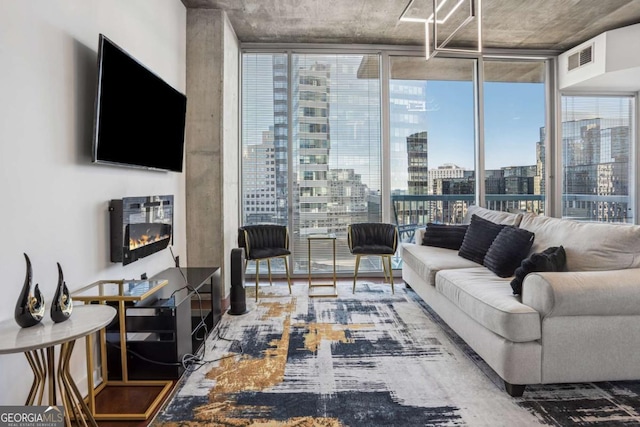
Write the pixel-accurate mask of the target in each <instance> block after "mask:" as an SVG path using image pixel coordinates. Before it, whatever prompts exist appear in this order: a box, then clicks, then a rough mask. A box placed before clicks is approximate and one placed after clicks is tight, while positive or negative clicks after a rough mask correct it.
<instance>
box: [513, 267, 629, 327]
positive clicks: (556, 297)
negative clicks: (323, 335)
mask: <svg viewBox="0 0 640 427" xmlns="http://www.w3.org/2000/svg"><path fill="white" fill-rule="evenodd" d="M522 302H523V304H525V305H528V306H530V307H531V308H533V309H535V310H536V311H538V312H539V313H540V316H541V317H553V316H613V315H616V316H625V315H638V314H640V268H629V269H624V270H610V271H569V272H556V273H551V272H541V273H531V274H528V275H527V277H526V278H525V280H524V282H523V284H522Z"/></svg>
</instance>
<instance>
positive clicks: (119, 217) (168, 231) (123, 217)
mask: <svg viewBox="0 0 640 427" xmlns="http://www.w3.org/2000/svg"><path fill="white" fill-rule="evenodd" d="M109 217H110V223H111V224H110V225H111V262H121V263H122V264H123V265H127V264H130V263H132V262H134V261H137V260H138V259H140V258H144V257H146V256H149V255H151V254H153V253H156V252H158V251H161V250H163V249H165V248H166V247H167V246H169V244H170V243H171V242H172V239H173V196H172V195H169V196H146V197H125V198H123V199H113V200H111V201H110V202H109Z"/></svg>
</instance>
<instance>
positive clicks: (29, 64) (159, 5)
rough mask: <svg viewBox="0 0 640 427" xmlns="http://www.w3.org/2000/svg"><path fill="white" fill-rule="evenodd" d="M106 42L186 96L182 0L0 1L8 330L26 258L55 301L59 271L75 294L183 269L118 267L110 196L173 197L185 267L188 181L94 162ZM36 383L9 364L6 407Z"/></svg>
mask: <svg viewBox="0 0 640 427" xmlns="http://www.w3.org/2000/svg"><path fill="white" fill-rule="evenodd" d="M99 33H103V34H105V35H106V36H107V37H109V38H110V39H111V40H112V41H114V42H115V43H117V44H118V45H119V46H121V47H122V48H123V49H125V50H126V51H128V52H129V53H130V54H131V55H133V56H134V57H136V58H137V59H138V60H139V61H140V62H141V63H143V64H145V65H146V66H147V67H149V68H150V69H151V70H153V71H154V72H155V73H156V74H158V75H159V76H161V77H162V78H163V79H164V80H166V81H167V82H168V83H170V84H171V85H172V86H174V87H175V88H176V89H178V90H179V91H181V92H183V93H184V92H185V75H186V72H185V68H186V65H185V64H186V59H185V56H186V47H185V44H186V9H185V7H184V5H183V4H182V3H181V2H180V1H179V0H107V1H105V0H28V1H23V0H2V1H0V200H1V201H0V227H1V232H0V236H2V244H1V245H0V272H2V280H1V281H0V289H1V290H2V293H1V295H2V296H3V297H2V298H1V299H0V321H2V320H5V319H12V318H13V311H14V305H15V301H16V299H17V297H18V292H19V291H20V288H21V287H22V283H23V281H24V276H25V261H24V257H23V255H22V254H23V252H25V253H27V254H28V255H29V257H30V258H31V261H32V264H33V277H34V283H39V284H40V288H41V290H42V291H43V294H44V295H45V298H46V300H47V303H48V304H49V303H50V302H51V299H52V297H53V293H54V290H55V285H56V282H57V269H56V262H59V263H60V264H61V265H62V267H63V270H64V274H65V280H66V282H67V285H68V286H69V288H70V289H71V291H73V290H75V289H78V288H79V287H82V286H84V285H87V284H89V283H92V282H94V281H96V280H100V279H120V278H139V277H140V274H141V273H143V272H144V273H147V274H148V275H153V274H156V273H158V272H159V271H161V270H163V269H165V268H167V267H171V266H172V265H173V262H172V259H171V254H170V253H169V251H168V250H164V251H162V252H160V253H157V254H154V255H151V256H149V257H147V258H144V259H141V260H139V261H137V262H135V263H132V264H130V265H128V266H126V267H123V266H122V265H119V264H113V263H111V262H110V261H109V243H108V242H109V241H108V237H109V227H108V218H109V215H108V211H107V206H108V201H109V200H110V199H117V198H122V197H127V196H146V195H162V194H173V195H174V196H175V204H176V209H177V211H176V212H175V216H174V231H175V236H174V252H175V254H176V255H181V259H182V260H183V261H182V263H183V264H184V263H185V259H186V225H185V222H186V221H185V189H184V182H185V180H184V174H179V173H165V172H153V171H144V170H136V169H128V168H122V167H113V166H104V165H95V164H92V163H91V162H90V153H91V138H92V130H93V108H94V96H95V85H96V55H97V45H98V34H99ZM45 320H46V321H47V322H50V318H49V315H48V310H47V317H46V319H45ZM83 350H84V342H83V341H79V342H78V343H77V344H76V350H75V352H74V355H73V358H72V365H73V366H72V374H73V375H74V377H75V378H76V380H77V381H78V383H79V385H80V386H81V388H82V389H83V391H85V390H86V388H85V387H86V385H85V386H84V387H83V384H86V372H84V351H83ZM31 379H32V375H31V371H30V369H29V367H28V364H27V362H26V359H25V357H24V356H23V355H21V354H18V355H0V384H3V386H2V387H0V405H10V404H23V403H24V401H25V399H26V397H27V394H28V391H29V387H30V385H31Z"/></svg>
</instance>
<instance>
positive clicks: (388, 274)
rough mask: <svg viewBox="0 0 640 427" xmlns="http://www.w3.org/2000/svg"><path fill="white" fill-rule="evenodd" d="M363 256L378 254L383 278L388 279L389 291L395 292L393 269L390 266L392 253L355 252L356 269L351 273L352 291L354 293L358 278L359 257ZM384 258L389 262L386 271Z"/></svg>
mask: <svg viewBox="0 0 640 427" xmlns="http://www.w3.org/2000/svg"><path fill="white" fill-rule="evenodd" d="M363 256H379V257H380V258H382V271H383V273H384V280H385V282H386V281H389V283H390V284H391V293H392V294H395V293H396V291H395V289H394V287H393V270H392V268H391V257H392V255H390V254H356V271H355V273H354V275H353V293H354V294H355V293H356V281H357V280H358V268H359V267H360V258H361V257H363ZM385 260H386V261H387V262H388V263H389V266H388V268H389V271H387V264H386V263H385Z"/></svg>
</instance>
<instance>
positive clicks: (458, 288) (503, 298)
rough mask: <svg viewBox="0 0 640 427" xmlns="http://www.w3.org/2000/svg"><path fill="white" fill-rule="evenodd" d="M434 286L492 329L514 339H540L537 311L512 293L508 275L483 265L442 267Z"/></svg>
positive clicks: (468, 313)
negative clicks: (449, 268)
mask: <svg viewBox="0 0 640 427" xmlns="http://www.w3.org/2000/svg"><path fill="white" fill-rule="evenodd" d="M436 289H437V290H438V291H439V292H440V293H441V294H442V295H444V296H445V297H446V298H447V299H448V300H449V301H451V302H452V303H453V304H455V305H456V306H457V307H458V308H460V309H461V310H462V311H464V312H465V313H466V314H467V315H469V316H470V317H471V318H473V319H474V320H475V321H476V322H478V323H480V324H481V325H483V326H484V327H486V328H487V329H489V330H491V331H492V332H494V333H496V334H498V335H500V336H502V337H504V338H506V339H508V340H510V341H514V342H527V341H533V340H537V339H540V337H541V332H540V315H539V314H538V312H537V311H535V310H534V309H533V308H531V307H529V306H527V305H524V304H522V302H520V299H519V298H518V297H516V296H515V295H513V294H512V293H511V287H510V286H509V279H503V278H500V277H497V276H496V275H495V274H493V273H492V272H491V271H489V270H488V269H486V268H485V267H478V268H465V269H458V270H443V271H440V272H439V273H438V274H437V275H436Z"/></svg>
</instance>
